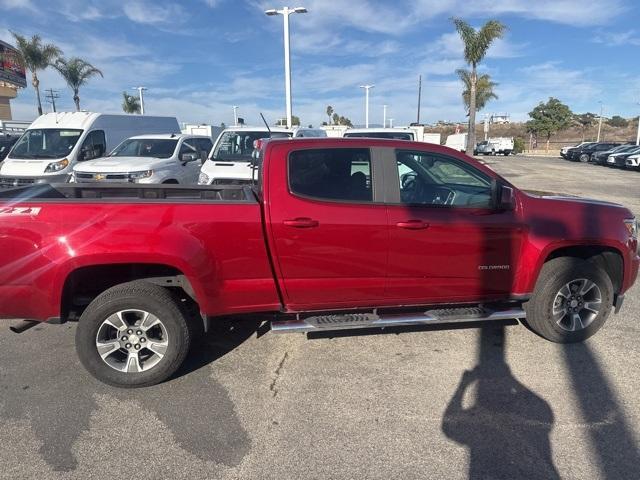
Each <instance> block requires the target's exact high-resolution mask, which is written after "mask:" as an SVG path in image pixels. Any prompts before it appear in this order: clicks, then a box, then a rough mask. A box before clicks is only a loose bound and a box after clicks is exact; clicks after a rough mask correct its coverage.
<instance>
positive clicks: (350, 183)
mask: <svg viewBox="0 0 640 480" xmlns="http://www.w3.org/2000/svg"><path fill="white" fill-rule="evenodd" d="M289 186H290V188H291V191H292V192H293V193H296V194H298V195H304V196H308V197H314V198H319V199H326V200H346V201H356V202H371V201H372V200H373V189H372V186H371V157H370V155H369V150H367V149H360V148H357V149H356V148H335V149H317V150H300V151H297V152H292V153H291V155H290V156H289Z"/></svg>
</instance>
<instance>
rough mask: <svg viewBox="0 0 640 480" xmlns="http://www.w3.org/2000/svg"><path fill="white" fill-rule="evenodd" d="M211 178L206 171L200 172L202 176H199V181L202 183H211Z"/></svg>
mask: <svg viewBox="0 0 640 480" xmlns="http://www.w3.org/2000/svg"><path fill="white" fill-rule="evenodd" d="M210 180H211V179H210V178H209V175H207V174H206V173H204V172H200V176H199V177H198V183H199V184H200V185H209V181H210Z"/></svg>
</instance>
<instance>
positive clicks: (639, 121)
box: [636, 103, 640, 145]
mask: <svg viewBox="0 0 640 480" xmlns="http://www.w3.org/2000/svg"><path fill="white" fill-rule="evenodd" d="M638 105H640V103H638ZM636 145H640V115H638V134H637V135H636Z"/></svg>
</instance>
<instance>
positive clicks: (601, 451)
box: [563, 343, 640, 480]
mask: <svg viewBox="0 0 640 480" xmlns="http://www.w3.org/2000/svg"><path fill="white" fill-rule="evenodd" d="M563 352H564V358H565V362H566V365H567V370H568V372H569V375H570V379H571V383H572V387H573V391H574V392H575V396H576V399H577V404H578V408H579V409H580V412H581V414H582V417H583V419H584V421H585V423H586V425H587V432H588V435H589V438H590V441H591V451H592V452H593V453H594V458H593V460H594V461H595V463H597V465H598V467H599V468H600V472H601V474H602V477H601V478H605V479H607V480H618V479H626V478H628V479H638V478H640V448H639V446H638V444H637V443H636V441H635V439H634V435H633V433H632V431H631V429H630V428H629V426H628V424H627V421H626V419H625V416H624V413H623V412H622V409H621V408H620V405H619V403H618V401H617V400H616V396H615V394H614V392H613V391H612V389H611V386H610V384H609V381H608V380H607V375H606V374H605V372H604V371H603V370H602V367H601V366H600V363H599V362H598V360H597V359H596V357H595V355H594V354H593V352H592V351H591V349H590V348H589V346H588V344H586V343H576V344H571V345H564V350H563ZM637 375H638V374H637V372H634V373H633V374H632V375H630V376H631V377H632V378H635V379H636V380H637V378H638V377H637Z"/></svg>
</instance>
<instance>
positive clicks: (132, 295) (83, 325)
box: [76, 281, 191, 388]
mask: <svg viewBox="0 0 640 480" xmlns="http://www.w3.org/2000/svg"><path fill="white" fill-rule="evenodd" d="M190 341H191V335H190V328H189V325H188V316H187V314H186V312H185V311H184V309H183V308H182V306H181V305H180V303H179V302H178V301H177V300H176V299H174V297H173V295H172V294H171V293H170V292H169V291H168V290H167V289H166V288H163V287H160V286H157V285H153V284H151V283H148V282H145V281H135V282H130V283H124V284H121V285H117V286H115V287H112V288H110V289H109V290H107V291H105V292H104V293H102V294H101V295H99V296H98V297H96V298H95V300H93V301H92V302H91V304H90V305H89V306H88V307H87V309H86V310H85V311H84V313H83V314H82V316H81V318H80V322H79V323H78V329H77V331H76V350H77V352H78V356H79V358H80V361H81V362H82V364H83V365H84V367H85V368H86V369H87V370H88V371H89V373H91V374H92V375H93V376H94V377H96V378H97V379H98V380H100V381H101V382H104V383H107V384H109V385H113V386H117V387H126V388H131V387H145V386H150V385H154V384H156V383H160V382H162V381H164V380H166V379H167V378H169V377H170V376H171V375H172V374H173V373H175V371H176V370H177V369H178V368H179V367H180V365H181V364H182V362H183V361H184V358H185V356H186V354H187V351H188V350H189V344H190Z"/></svg>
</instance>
